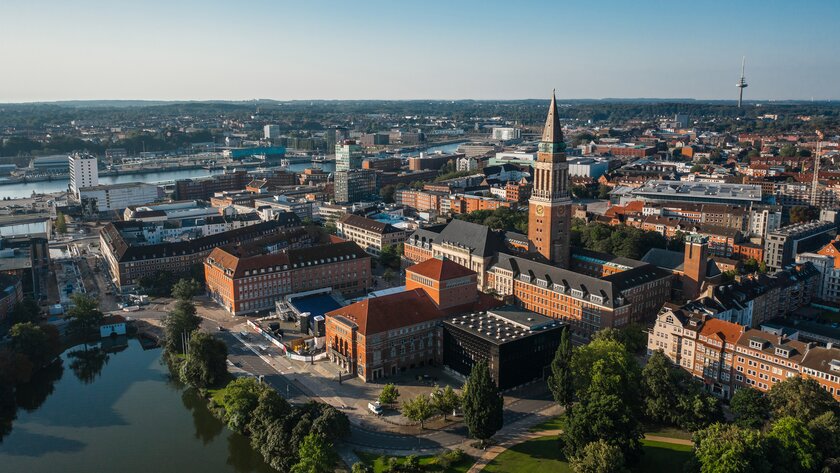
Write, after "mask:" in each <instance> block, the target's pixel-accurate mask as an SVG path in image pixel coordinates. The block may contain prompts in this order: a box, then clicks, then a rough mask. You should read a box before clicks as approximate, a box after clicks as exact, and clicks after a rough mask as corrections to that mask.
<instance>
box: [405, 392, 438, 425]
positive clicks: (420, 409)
mask: <svg viewBox="0 0 840 473" xmlns="http://www.w3.org/2000/svg"><path fill="white" fill-rule="evenodd" d="M401 412H402V415H403V417H405V418H406V419H408V420H412V421H414V422H420V428H421V429H422V428H423V427H424V424H425V422H426V421H427V420H429V419H430V418H431V417H432V415H434V413H435V406H434V405H433V404H432V401H431V400H430V399H429V396H426V395H420V396H417V397H415V398H414V399H412V400H410V401H406V402H404V403H403V405H402V409H401Z"/></svg>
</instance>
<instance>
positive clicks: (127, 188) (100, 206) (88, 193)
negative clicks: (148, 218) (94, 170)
mask: <svg viewBox="0 0 840 473" xmlns="http://www.w3.org/2000/svg"><path fill="white" fill-rule="evenodd" d="M78 196H79V200H80V201H82V202H84V201H86V200H88V199H93V200H95V201H96V209H97V211H99V212H110V211H113V210H122V209H125V208H128V207H131V206H135V205H146V204H150V203H152V202H155V201H157V200H158V199H160V198H161V197H163V192H162V191H161V189H160V188H159V187H158V186H156V185H154V184H147V183H145V182H127V183H124V184H112V185H101V186H90V187H83V188H81V189H79V194H78Z"/></svg>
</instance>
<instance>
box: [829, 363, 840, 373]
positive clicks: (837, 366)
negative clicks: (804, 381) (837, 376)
mask: <svg viewBox="0 0 840 473" xmlns="http://www.w3.org/2000/svg"><path fill="white" fill-rule="evenodd" d="M828 366H829V368H830V369H831V371H840V360H831V361H829V362H828Z"/></svg>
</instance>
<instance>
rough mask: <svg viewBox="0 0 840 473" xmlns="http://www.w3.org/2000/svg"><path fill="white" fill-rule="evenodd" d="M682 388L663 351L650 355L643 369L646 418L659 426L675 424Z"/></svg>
mask: <svg viewBox="0 0 840 473" xmlns="http://www.w3.org/2000/svg"><path fill="white" fill-rule="evenodd" d="M680 394H681V393H680V386H679V381H678V379H677V376H676V375H675V372H674V370H673V367H672V366H671V362H670V360H668V358H667V357H666V356H665V354H664V353H663V352H662V350H657V351H655V352H653V353H652V354H651V355H650V358H648V361H647V364H646V365H645V367H644V369H642V396H643V398H644V410H645V416H646V417H647V418H648V419H649V420H650V421H652V422H654V423H658V424H675V423H676V422H677V417H678V415H677V413H676V409H675V406H677V403H678V402H679V398H680Z"/></svg>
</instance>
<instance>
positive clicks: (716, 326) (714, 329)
mask: <svg viewBox="0 0 840 473" xmlns="http://www.w3.org/2000/svg"><path fill="white" fill-rule="evenodd" d="M742 333H744V327H743V326H742V325H738V324H736V323H733V322H727V321H725V320H721V319H715V318H709V319H706V321H705V322H704V323H703V328H701V329H700V335H703V336H705V337H708V338H718V339H721V340H722V341H724V342H726V343H737V342H738V339H739V338H740V337H741V334H742Z"/></svg>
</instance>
